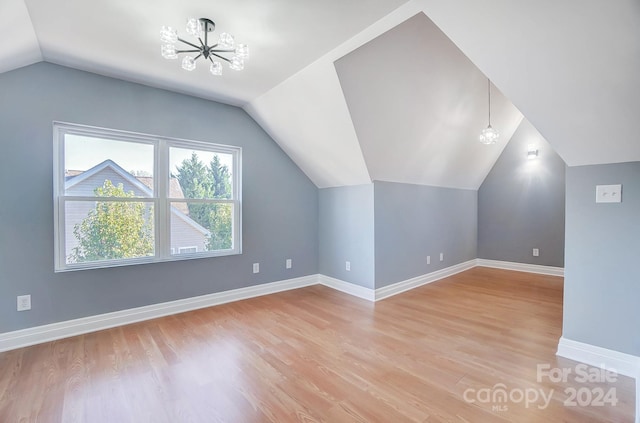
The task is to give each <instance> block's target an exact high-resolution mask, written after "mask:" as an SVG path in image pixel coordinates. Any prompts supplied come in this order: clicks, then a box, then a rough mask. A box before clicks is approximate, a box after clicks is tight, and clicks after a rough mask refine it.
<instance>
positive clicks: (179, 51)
mask: <svg viewBox="0 0 640 423" xmlns="http://www.w3.org/2000/svg"><path fill="white" fill-rule="evenodd" d="M198 52H200V54H202V53H201V52H202V50H200V49H197V50H176V53H198Z"/></svg>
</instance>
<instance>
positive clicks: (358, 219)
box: [318, 184, 375, 289]
mask: <svg viewBox="0 0 640 423" xmlns="http://www.w3.org/2000/svg"><path fill="white" fill-rule="evenodd" d="M318 204H319V212H318V217H319V223H318V230H319V233H318V241H319V248H318V251H319V257H318V267H319V271H320V274H322V275H326V276H329V277H332V278H335V279H339V280H341V281H345V282H348V283H352V284H355V285H359V286H363V287H365V288H369V289H375V255H374V248H375V239H374V186H373V184H367V185H357V186H347V187H336V188H324V189H320V192H319V197H318ZM347 262H348V264H347ZM347 266H348V267H347Z"/></svg>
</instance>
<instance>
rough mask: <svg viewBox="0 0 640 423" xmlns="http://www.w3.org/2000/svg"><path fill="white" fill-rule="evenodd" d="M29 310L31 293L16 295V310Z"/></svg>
mask: <svg viewBox="0 0 640 423" xmlns="http://www.w3.org/2000/svg"><path fill="white" fill-rule="evenodd" d="M26 310H31V295H19V296H18V311H26Z"/></svg>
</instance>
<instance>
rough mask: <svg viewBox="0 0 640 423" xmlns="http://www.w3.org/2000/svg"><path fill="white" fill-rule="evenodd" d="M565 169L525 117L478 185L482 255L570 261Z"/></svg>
mask: <svg viewBox="0 0 640 423" xmlns="http://www.w3.org/2000/svg"><path fill="white" fill-rule="evenodd" d="M529 147H531V149H532V150H534V151H535V152H537V155H536V156H534V155H533V153H532V157H533V158H529V157H528V151H529ZM565 170H566V165H565V163H564V161H563V160H562V159H561V158H560V156H559V155H558V154H557V153H556V152H555V151H554V150H553V148H551V146H550V145H549V143H548V142H547V141H546V140H545V139H544V138H543V137H542V135H540V133H539V132H538V131H537V130H536V128H534V127H533V125H531V123H529V122H528V121H527V120H523V121H522V123H521V124H520V126H519V127H518V129H517V130H516V132H515V134H514V135H513V137H512V138H511V140H510V141H509V143H508V144H507V146H506V147H505V149H504V150H503V152H502V154H501V155H500V157H499V158H498V160H497V161H496V163H495V164H494V166H493V168H492V169H491V171H490V172H489V174H488V175H487V177H486V179H485V180H484V182H483V183H482V185H481V186H480V189H479V190H478V258H481V259H488V260H500V261H508V262H515V263H528V264H536V265H544V266H554V267H563V266H564V225H565ZM534 248H535V249H537V250H538V253H539V255H538V256H534V255H533V249H534Z"/></svg>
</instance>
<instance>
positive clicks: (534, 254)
mask: <svg viewBox="0 0 640 423" xmlns="http://www.w3.org/2000/svg"><path fill="white" fill-rule="evenodd" d="M533 256H534V257H540V250H539V249H537V248H534V249H533Z"/></svg>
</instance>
